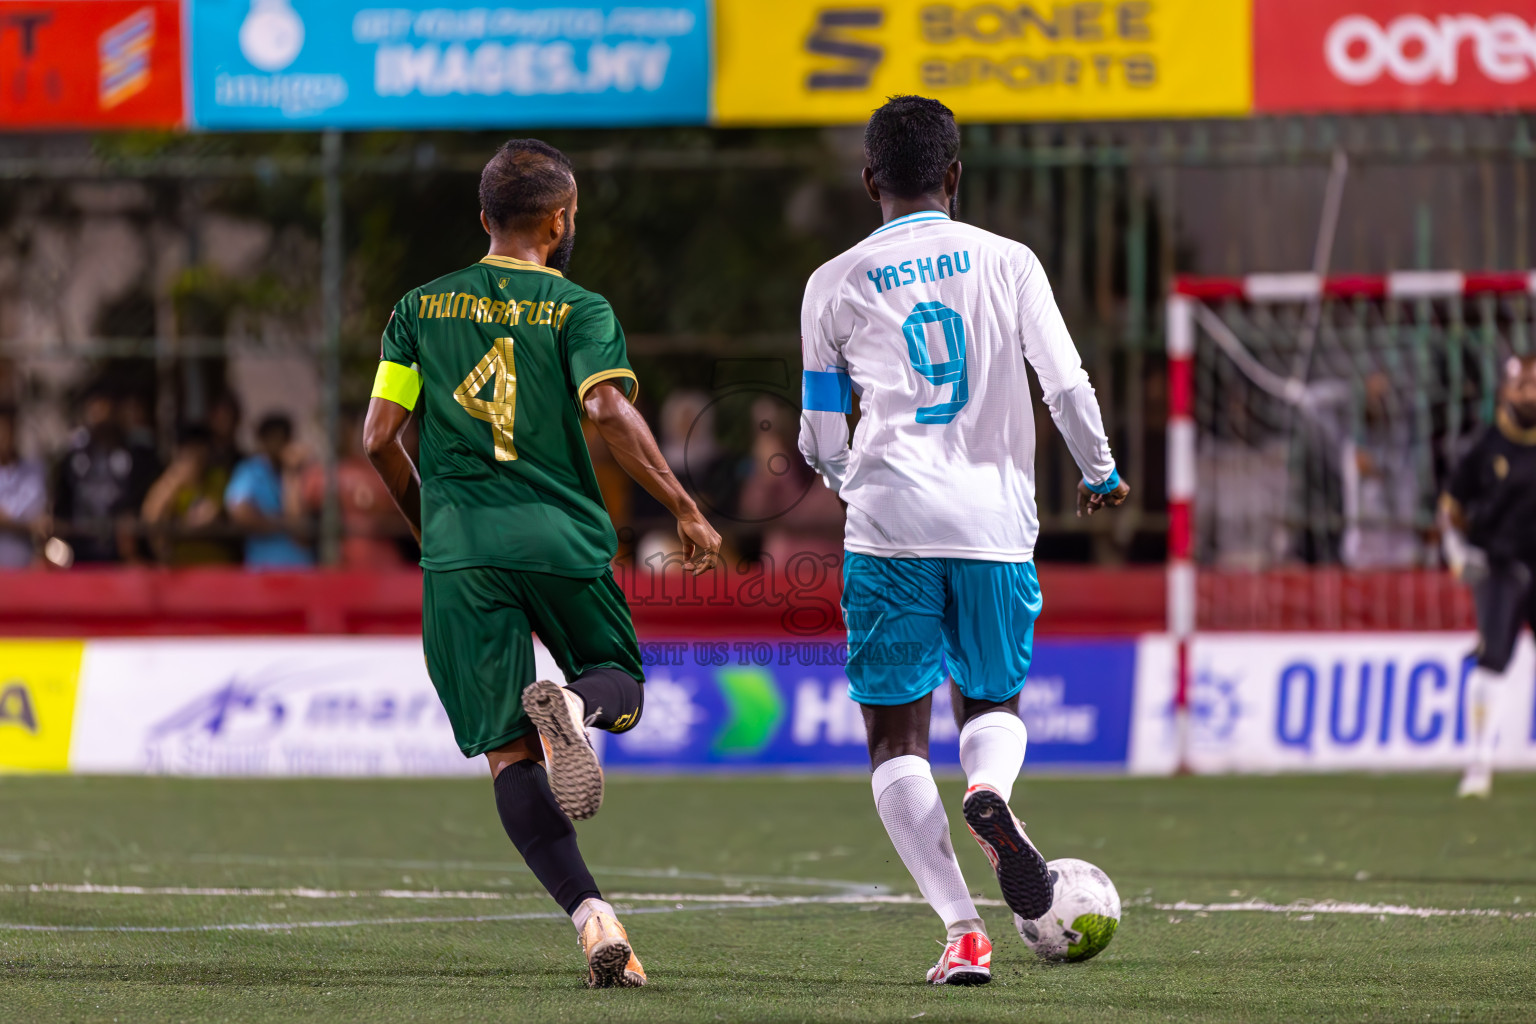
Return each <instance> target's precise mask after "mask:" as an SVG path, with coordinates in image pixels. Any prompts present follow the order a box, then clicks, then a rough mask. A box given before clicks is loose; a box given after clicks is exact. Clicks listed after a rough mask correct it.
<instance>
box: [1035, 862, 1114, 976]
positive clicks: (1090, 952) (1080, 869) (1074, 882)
mask: <svg viewBox="0 0 1536 1024" xmlns="http://www.w3.org/2000/svg"><path fill="white" fill-rule="evenodd" d="M1046 867H1048V868H1050V870H1051V886H1052V888H1053V889H1054V892H1055V894H1054V896H1053V898H1052V900H1051V909H1050V910H1049V911H1047V912H1046V915H1045V916H1044V917H1042V918H1040V919H1039V920H1036V921H1026V920H1025V919H1024V918H1022V917H1020V916H1019V915H1017V914H1015V915H1013V925H1014V927H1015V928H1017V929H1018V930H1019V937H1020V938H1021V939H1023V940H1024V945H1026V946H1028V947H1029V948H1030V949H1032V950H1034V951H1035V955H1036V956H1038V957H1039V958H1040V959H1042V960H1055V961H1060V960H1091V959H1093V958H1094V957H1095V956H1098V955H1099V953H1101V952H1102V951H1103V949H1104V947H1105V946H1107V945H1109V940H1110V939H1112V938H1114V937H1115V929H1116V928H1118V927H1119V926H1120V894H1119V893H1118V892H1116V891H1115V883H1113V882H1111V881H1110V880H1109V876H1108V875H1106V874H1105V873H1104V872H1103V871H1101V870H1099V869H1098V868H1096V867H1094V866H1093V865H1092V864H1089V863H1088V862H1087V861H1085V860H1077V859H1076V858H1074V857H1062V858H1060V859H1059V860H1053V861H1051V862H1050V863H1048V864H1047V865H1046Z"/></svg>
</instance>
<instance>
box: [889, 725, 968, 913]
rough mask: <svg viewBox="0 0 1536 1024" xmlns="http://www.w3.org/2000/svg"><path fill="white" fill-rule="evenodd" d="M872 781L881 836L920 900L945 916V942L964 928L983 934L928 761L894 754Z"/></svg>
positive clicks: (907, 755) (912, 756)
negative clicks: (883, 834) (881, 824)
mask: <svg viewBox="0 0 1536 1024" xmlns="http://www.w3.org/2000/svg"><path fill="white" fill-rule="evenodd" d="M871 781H872V783H873V785H874V791H875V809H876V810H877V811H879V812H880V820H881V821H882V822H884V823H885V831H886V834H887V835H889V836H890V837H891V843H892V844H893V845H894V846H895V847H896V852H897V853H898V854H900V855H901V862H902V863H903V864H905V865H906V866H907V871H908V872H910V873H911V875H912V880H913V881H914V882H916V883H917V888H918V890H919V891H920V892H922V894H923V899H925V900H927V901H928V905H929V906H931V907H932V908H933V909H934V911H935V912H936V913H937V914H938V915H939V917H941V918H943V919H944V927H945V928H946V929H947V930H948V932H949V941H951V942H953V941H954V940H955V939H958V938H959V937H960V936H962V935H964V934H966V933H967V932H981V933H982V934H983V935H985V934H986V926H985V925H983V924H982V922H981V915H980V914H978V913H977V912H976V904H975V903H974V902H973V901H972V900H971V894H970V891H969V890H967V889H966V887H965V878H964V877H963V876H962V875H961V874H960V862H959V861H957V860H956V859H955V848H954V846H952V845H951V844H950V841H949V818H948V816H946V815H945V813H944V804H943V802H942V801H940V800H939V787H938V786H937V785H935V784H934V781H933V769H932V768H930V767H929V765H928V762H927V760H926V759H924V758H921V757H916V756H914V755H911V754H905V755H903V756H901V757H893V758H891V759H890V760H889V761H887V762H885V763H884V764H882V765H881V766H880V767H878V768H876V769H875V772H874V776H873V777H872V779H871Z"/></svg>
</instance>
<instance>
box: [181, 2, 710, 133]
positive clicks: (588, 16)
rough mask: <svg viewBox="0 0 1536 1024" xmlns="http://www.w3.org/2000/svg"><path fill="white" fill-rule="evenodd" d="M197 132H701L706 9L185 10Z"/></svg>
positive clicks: (256, 5) (339, 5)
mask: <svg viewBox="0 0 1536 1024" xmlns="http://www.w3.org/2000/svg"><path fill="white" fill-rule="evenodd" d="M189 7H190V8H191V12H192V25H191V33H190V36H191V44H190V45H191V62H190V63H191V76H192V82H191V94H192V119H193V122H194V123H195V124H197V125H199V126H201V127H204V128H260V129H282V128H467V127H487V128H489V127H514V126H517V127H522V126H538V127H558V128H566V127H582V126H600V125H644V124H703V123H704V122H705V120H706V118H707V115H708V112H709V9H708V5H707V0H670V2H667V3H664V4H658V3H643V2H642V3H635V2H633V0H631V2H629V3H623V4H613V3H590V4H587V5H579V0H578V3H577V4H571V3H561V2H559V0H547V2H545V3H540V2H533V3H528V2H526V0H525V2H522V3H518V4H516V5H515V6H502V7H493V6H486V5H483V4H481V5H475V4H473V3H469V2H466V0H448V3H442V2H439V3H435V4H434V5H432V6H430V7H425V6H423V7H383V6H377V5H374V4H370V3H362V2H359V0H196V2H195V3H192V4H190V5H189Z"/></svg>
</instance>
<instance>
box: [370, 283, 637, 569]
mask: <svg viewBox="0 0 1536 1024" xmlns="http://www.w3.org/2000/svg"><path fill="white" fill-rule="evenodd" d="M380 359H381V362H380V363H379V373H378V378H377V380H376V381H375V383H374V389H373V393H374V396H375V397H379V398H387V399H389V400H390V401H393V402H397V403H399V404H400V405H403V406H405V407H406V408H408V409H412V408H415V406H416V402H417V399H418V396H419V397H420V398H421V400H422V401H423V403H424V404H423V406H422V412H421V430H420V439H421V451H420V459H421V564H422V567H423V568H426V569H435V570H444V569H459V568H463V567H465V566H474V565H478V566H500V567H502V568H506V569H527V570H532V571H536V572H547V573H557V574H560V575H564V576H588V577H590V576H598V575H601V574H602V572H603V571H604V570H605V569H607V567H608V563H609V562H610V561H612V559H613V556H614V553H615V551H616V549H617V539H616V538H615V536H614V532H613V523H612V522H611V521H610V520H609V518H608V512H607V510H606V509H605V508H604V507H603V499H602V495H601V493H600V492H599V491H598V487H597V477H596V475H595V474H594V473H593V472H592V459H591V456H590V455H589V454H588V452H587V445H586V441H585V440H584V439H583V438H582V434H581V415H582V409H581V402H582V400H583V399H584V398H585V397H586V394H587V391H588V390H589V389H591V388H592V386H593V385H595V384H597V383H598V382H600V381H605V380H613V381H615V383H617V384H618V385H619V386H620V387H621V388H623V389H624V391H625V393H626V394H627V395H628V396H629V399H630V401H634V400H635V397H636V394H637V393H638V391H639V382H638V381H637V380H636V378H635V372H634V370H632V369H631V368H630V366H629V359H628V357H627V356H626V354H625V350H624V332H623V331H622V330H621V329H620V327H619V323H618V320H617V319H615V317H614V315H613V309H612V307H610V306H609V305H608V302H607V300H606V299H604V298H603V297H602V296H601V295H596V294H594V293H592V292H589V291H587V290H586V289H585V288H582V287H580V286H579V285H576V284H572V283H571V282H570V281H567V280H566V279H565V277H564V275H562V274H561V273H560V272H559V271H557V270H552V269H550V268H548V267H541V266H539V265H538V264H536V263H527V262H525V261H523V260H515V259H511V258H509V257H505V256H487V257H486V258H485V259H483V260H481V261H480V262H479V263H476V264H475V265H474V266H471V267H466V268H464V269H463V270H459V271H455V272H454V273H452V274H448V275H446V276H444V277H440V278H438V279H437V280H436V281H433V282H432V283H431V284H428V285H424V286H423V287H421V288H417V289H416V290H414V291H412V292H410V293H408V294H407V295H406V296H405V298H403V299H401V300H400V302H399V304H398V305H396V306H395V310H394V313H393V314H391V316H390V319H389V324H388V326H387V327H385V329H384V341H383V347H382V351H381V352H380Z"/></svg>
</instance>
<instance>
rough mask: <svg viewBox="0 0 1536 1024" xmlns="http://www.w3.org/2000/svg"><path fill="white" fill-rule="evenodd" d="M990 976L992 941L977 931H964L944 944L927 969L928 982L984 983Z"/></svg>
mask: <svg viewBox="0 0 1536 1024" xmlns="http://www.w3.org/2000/svg"><path fill="white" fill-rule="evenodd" d="M991 980H992V943H991V941H989V940H988V939H987V937H986V936H985V935H983V934H981V932H966V933H965V934H964V935H962V936H960V937H959V938H958V939H956V940H955V941H953V942H951V943H949V944H948V945H947V946H945V947H944V955H943V956H941V957H939V962H938V963H936V964H934V965H933V967H931V968H929V970H928V983H929V984H930V985H985V984H986V983H987V982H989V981H991Z"/></svg>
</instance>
